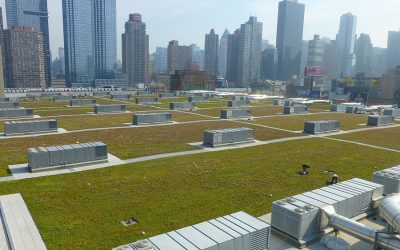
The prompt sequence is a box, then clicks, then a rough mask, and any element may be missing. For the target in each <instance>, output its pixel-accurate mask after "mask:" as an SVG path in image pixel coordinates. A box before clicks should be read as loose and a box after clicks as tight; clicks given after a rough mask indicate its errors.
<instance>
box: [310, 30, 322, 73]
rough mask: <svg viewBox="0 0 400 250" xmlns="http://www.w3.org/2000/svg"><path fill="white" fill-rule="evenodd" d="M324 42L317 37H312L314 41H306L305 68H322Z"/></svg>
mask: <svg viewBox="0 0 400 250" xmlns="http://www.w3.org/2000/svg"><path fill="white" fill-rule="evenodd" d="M324 49H325V46H324V42H323V41H322V40H321V39H320V38H319V35H314V39H313V40H310V41H308V55H307V66H320V67H322V66H323V63H324Z"/></svg>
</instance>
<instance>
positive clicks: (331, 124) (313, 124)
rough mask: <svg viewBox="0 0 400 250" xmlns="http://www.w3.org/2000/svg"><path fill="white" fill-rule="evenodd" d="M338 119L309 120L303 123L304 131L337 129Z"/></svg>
mask: <svg viewBox="0 0 400 250" xmlns="http://www.w3.org/2000/svg"><path fill="white" fill-rule="evenodd" d="M339 127H340V122H339V121H333V120H332V121H309V122H305V123H304V133H306V134H321V133H330V132H337V131H339Z"/></svg>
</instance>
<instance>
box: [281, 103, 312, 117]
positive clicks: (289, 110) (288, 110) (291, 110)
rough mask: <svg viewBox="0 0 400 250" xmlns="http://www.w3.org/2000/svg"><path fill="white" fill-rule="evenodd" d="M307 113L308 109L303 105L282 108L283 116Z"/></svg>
mask: <svg viewBox="0 0 400 250" xmlns="http://www.w3.org/2000/svg"><path fill="white" fill-rule="evenodd" d="M307 113H308V107H307V106H305V105H295V106H285V107H284V108H283V114H284V115H291V114H307Z"/></svg>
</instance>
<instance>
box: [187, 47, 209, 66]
mask: <svg viewBox="0 0 400 250" xmlns="http://www.w3.org/2000/svg"><path fill="white" fill-rule="evenodd" d="M190 47H191V48H192V63H195V64H198V65H199V66H200V70H201V71H204V70H205V67H204V57H205V51H204V50H203V49H201V48H200V47H199V46H197V44H191V45H190Z"/></svg>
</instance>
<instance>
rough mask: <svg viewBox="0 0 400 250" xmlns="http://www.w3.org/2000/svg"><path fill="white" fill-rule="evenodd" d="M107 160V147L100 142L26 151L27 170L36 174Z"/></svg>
mask: <svg viewBox="0 0 400 250" xmlns="http://www.w3.org/2000/svg"><path fill="white" fill-rule="evenodd" d="M107 158H108V154H107V145H106V144H104V143H102V142H93V143H82V144H72V145H62V146H53V147H46V148H45V147H40V148H31V149H29V150H28V159H29V164H28V168H29V170H30V171H31V172H38V171H45V170H52V169H59V168H62V167H72V166H77V165H81V164H82V163H88V164H89V163H96V162H104V161H106V160H107Z"/></svg>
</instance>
